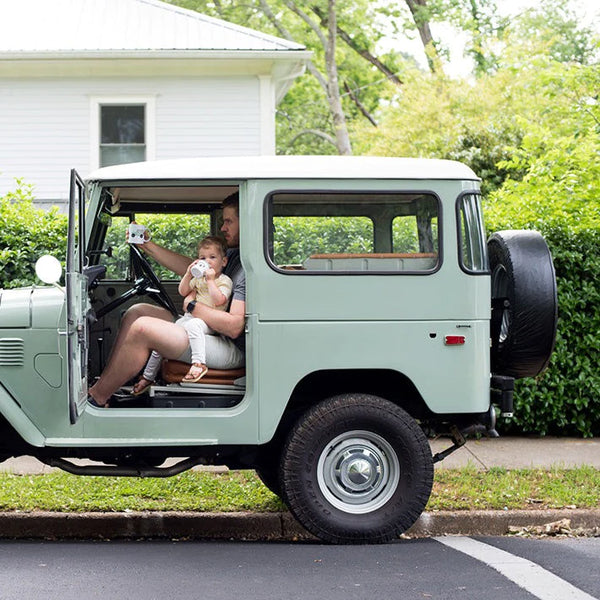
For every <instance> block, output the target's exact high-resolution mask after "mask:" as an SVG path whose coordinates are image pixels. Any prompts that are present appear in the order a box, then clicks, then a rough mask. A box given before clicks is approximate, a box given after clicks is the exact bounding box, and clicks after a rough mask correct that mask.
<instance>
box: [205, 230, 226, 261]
mask: <svg viewBox="0 0 600 600" xmlns="http://www.w3.org/2000/svg"><path fill="white" fill-rule="evenodd" d="M207 246H216V247H217V248H218V250H219V252H220V253H221V256H227V244H226V243H225V240H224V239H223V238H222V237H220V236H218V235H207V236H206V237H205V238H203V239H201V240H200V241H199V242H198V251H200V248H206V247H207Z"/></svg>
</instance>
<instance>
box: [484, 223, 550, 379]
mask: <svg viewBox="0 0 600 600" xmlns="http://www.w3.org/2000/svg"><path fill="white" fill-rule="evenodd" d="M488 251H489V259H490V269H491V276H492V277H491V280H492V322H491V337H492V347H491V366H492V373H495V374H498V375H508V376H511V377H514V378H521V377H535V376H536V375H539V374H540V373H541V372H542V371H543V370H544V369H545V368H546V367H547V366H548V362H549V360H550V356H551V355H552V350H553V349H554V341H555V338H556V325H557V319H558V301H557V296H556V275H555V273H554V264H553V263H552V256H551V254H550V250H549V249H548V246H547V244H546V241H545V240H544V238H543V237H542V236H541V235H540V234H539V233H538V232H537V231H498V232H496V233H494V234H492V236H491V237H490V239H489V240H488Z"/></svg>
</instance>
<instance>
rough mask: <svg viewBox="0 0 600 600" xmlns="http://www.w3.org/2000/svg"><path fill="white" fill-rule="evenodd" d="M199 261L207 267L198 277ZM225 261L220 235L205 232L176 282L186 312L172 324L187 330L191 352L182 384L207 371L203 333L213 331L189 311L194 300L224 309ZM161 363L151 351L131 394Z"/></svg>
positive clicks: (146, 382) (140, 389)
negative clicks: (194, 269)
mask: <svg viewBox="0 0 600 600" xmlns="http://www.w3.org/2000/svg"><path fill="white" fill-rule="evenodd" d="M201 261H204V263H206V265H208V269H207V270H206V271H205V273H204V275H203V276H202V277H194V275H193V274H192V268H193V267H194V266H195V265H198V266H200V265H199V263H201ZM226 264H227V247H226V246H225V242H224V241H223V240H222V239H221V238H220V237H217V236H212V235H209V236H207V237H205V238H204V239H202V240H200V242H199V243H198V260H195V261H194V262H192V263H191V264H190V265H189V267H188V269H187V271H186V273H185V275H184V276H183V278H182V279H181V281H180V282H179V293H180V294H181V295H182V296H184V297H185V300H184V302H183V305H184V307H185V306H186V305H187V312H186V313H185V315H184V316H183V317H181V318H180V319H178V320H177V321H176V323H177V325H180V326H181V327H183V328H184V329H185V330H186V331H187V333H188V337H189V338H190V348H191V351H192V365H191V367H190V370H189V371H188V373H187V375H185V377H184V378H183V380H182V381H183V382H185V383H196V382H198V381H200V379H202V377H204V375H206V372H207V371H208V367H207V366H206V339H205V336H206V335H213V334H214V333H215V332H214V331H213V330H212V329H211V328H210V327H209V326H208V325H207V324H206V323H205V322H204V321H203V320H202V319H198V318H196V317H193V316H192V311H193V310H194V306H196V304H197V303H198V302H200V303H202V304H206V305H208V306H210V307H212V308H216V309H218V310H227V305H228V302H229V297H230V296H231V290H232V287H233V282H232V281H231V279H230V278H229V277H227V275H223V273H222V271H223V268H224V267H225V265H226ZM206 265H204V266H206ZM161 362H162V356H161V355H160V354H159V353H158V352H156V350H153V351H152V354H151V355H150V358H149V359H148V362H147V363H146V367H145V369H144V373H143V375H142V377H141V379H140V380H139V381H138V382H137V383H136V384H135V385H134V386H133V394H134V395H135V396H137V395H139V394H141V393H143V392H144V390H145V389H146V388H147V387H148V386H149V385H150V384H151V383H152V382H154V380H155V379H156V376H157V374H158V371H159V369H160V364H161Z"/></svg>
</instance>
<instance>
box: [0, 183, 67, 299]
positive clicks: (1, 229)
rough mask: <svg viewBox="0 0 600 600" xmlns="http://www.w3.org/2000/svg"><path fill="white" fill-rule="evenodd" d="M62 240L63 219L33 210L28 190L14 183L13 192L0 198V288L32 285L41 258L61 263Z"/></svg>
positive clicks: (60, 216)
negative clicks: (15, 185) (37, 263)
mask: <svg viewBox="0 0 600 600" xmlns="http://www.w3.org/2000/svg"><path fill="white" fill-rule="evenodd" d="M66 236H67V217H66V216H65V215H62V214H60V213H59V212H58V209H57V208H53V209H52V210H50V211H45V210H42V209H39V208H36V207H35V206H34V205H33V193H32V188H31V186H30V185H27V184H25V183H23V181H21V180H17V189H16V190H15V191H14V192H9V193H8V194H7V195H6V196H4V197H2V198H0V264H1V265H2V271H1V272H0V288H11V287H20V286H26V285H31V284H33V283H34V282H35V281H36V276H35V272H34V266H35V262H36V260H37V259H38V258H39V257H40V256H42V255H43V254H52V255H54V256H56V257H57V258H58V259H63V260H64V258H65V248H66Z"/></svg>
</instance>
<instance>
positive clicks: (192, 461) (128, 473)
mask: <svg viewBox="0 0 600 600" xmlns="http://www.w3.org/2000/svg"><path fill="white" fill-rule="evenodd" d="M38 460H40V461H42V462H43V463H45V464H47V465H48V466H50V467H58V468H59V469H62V470H63V471H66V472H67V473H71V474H72V475H96V476H106V475H109V476H112V477H173V475H179V473H183V472H184V471H188V470H189V469H191V468H192V467H196V466H198V465H200V464H204V462H205V461H204V459H202V458H186V459H184V460H182V461H180V462H178V463H176V464H174V465H171V466H170V467H149V466H144V467H141V466H140V467H135V466H131V467H122V466H118V465H114V466H111V465H104V466H102V465H76V464H74V463H72V462H70V461H68V460H66V459H64V458H41V457H39V458H38Z"/></svg>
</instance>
